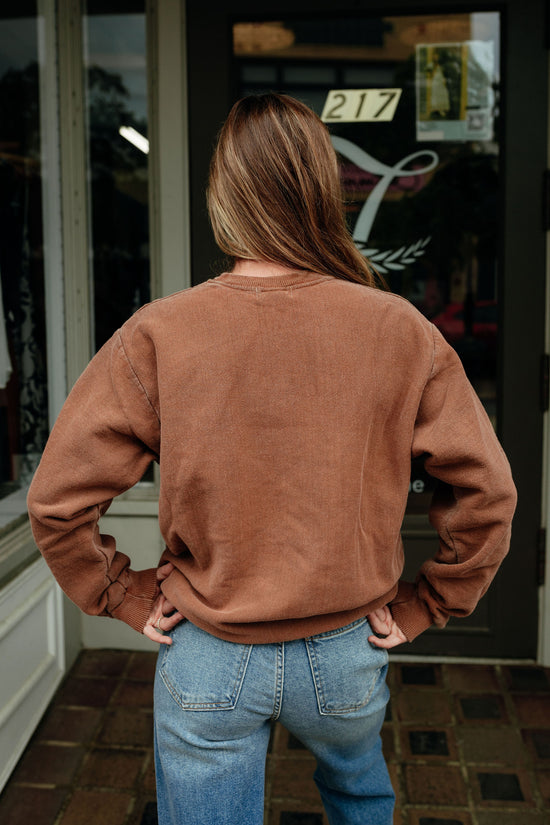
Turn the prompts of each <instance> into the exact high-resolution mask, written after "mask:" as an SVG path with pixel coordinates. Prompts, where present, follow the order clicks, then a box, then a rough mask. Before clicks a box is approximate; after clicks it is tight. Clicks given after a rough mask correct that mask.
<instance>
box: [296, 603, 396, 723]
mask: <svg viewBox="0 0 550 825" xmlns="http://www.w3.org/2000/svg"><path fill="white" fill-rule="evenodd" d="M371 633H372V630H371V627H370V625H369V623H368V621H367V619H366V618H362V619H357V620H356V621H355V622H352V623H351V624H349V625H346V626H345V627H341V628H338V629H337V630H331V631H329V632H327V633H321V634H319V635H318V636H311V637H309V638H308V639H306V646H307V652H308V657H309V663H310V668H311V674H312V676H313V681H314V683H315V692H316V694H317V705H318V709H319V713H321V714H322V715H329V716H330V715H335V714H343V713H352V712H353V711H355V710H358V709H359V708H362V707H364V706H365V705H366V704H367V703H368V702H369V700H370V699H371V697H372V696H373V695H374V693H375V691H376V688H377V687H378V686H379V685H380V683H381V682H382V681H384V680H385V677H386V671H387V665H388V653H387V651H386V650H383V649H382V648H378V647H375V646H374V645H371V643H370V642H369V640H368V637H369V636H370V635H371Z"/></svg>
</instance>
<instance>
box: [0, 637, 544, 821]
mask: <svg viewBox="0 0 550 825" xmlns="http://www.w3.org/2000/svg"><path fill="white" fill-rule="evenodd" d="M155 658H156V654H154V653H151V654H150V653H137V652H130V651H113V650H102V651H97V650H89V651H84V652H83V653H82V654H81V655H80V657H79V659H78V661H77V662H76V664H75V666H74V667H73V668H72V670H71V671H70V673H69V674H68V675H67V677H66V678H65V680H64V682H63V683H62V685H61V686H60V688H59V690H58V691H57V693H56V695H55V697H54V699H53V701H52V703H51V705H50V707H49V708H48V711H47V713H46V715H45V717H44V719H43V721H42V723H41V725H40V727H39V729H38V730H37V732H36V734H35V736H34V737H33V739H32V741H31V742H30V744H29V746H28V748H27V750H26V751H25V753H24V754H23V756H22V758H21V760H20V762H19V764H18V766H17V768H16V770H15V771H14V773H13V775H12V777H11V779H10V781H9V783H8V785H7V786H6V788H5V789H4V792H3V794H2V795H1V796H0V822H1V823H2V825H29V823H32V825H156V807H155V783H154V769H153V754H152V686H153V673H154V666H155ZM389 684H390V689H391V692H392V700H391V705H390V708H389V712H388V717H387V720H386V722H385V724H384V729H383V741H384V752H385V754H386V757H387V759H388V762H389V766H390V773H391V776H392V779H393V782H394V786H395V788H396V791H397V809H396V815H395V820H394V823H395V825H548V823H550V669H545V668H540V667H534V666H514V667H505V666H499V665H487V664H480V665H466V664H443V665H441V664H428V663H426V664H417V663H414V664H412V663H411V664H396V663H394V664H392V665H391V666H390V673H389ZM314 766H315V763H314V760H313V759H312V757H311V756H310V754H309V753H308V752H307V751H306V750H304V749H303V747H302V746H301V744H300V742H298V741H297V740H296V739H294V738H293V737H292V736H289V734H288V733H287V731H285V730H284V728H282V727H281V726H280V725H277V726H275V727H274V730H273V736H272V741H271V746H270V753H269V756H268V762H267V774H266V780H267V781H266V823H267V825H328V820H327V819H326V816H325V814H324V813H323V810H322V806H321V802H320V798H319V795H318V793H317V790H316V787H315V785H314V783H313V781H312V776H313V771H314ZM205 825H209V823H205Z"/></svg>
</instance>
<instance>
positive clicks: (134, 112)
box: [84, 0, 150, 349]
mask: <svg viewBox="0 0 550 825" xmlns="http://www.w3.org/2000/svg"><path fill="white" fill-rule="evenodd" d="M84 26H85V29H84V31H85V58H84V59H85V67H86V72H87V113H88V144H89V168H90V174H89V178H90V212H91V236H92V237H91V244H92V269H93V284H92V287H93V288H92V293H93V318H94V323H93V329H94V342H95V348H96V349H99V347H100V346H101V345H102V344H103V343H104V342H105V341H106V340H107V339H108V338H109V337H110V336H111V335H112V333H113V332H114V331H115V329H117V328H118V327H119V326H120V325H121V324H123V323H124V321H125V320H126V319H127V318H128V317H129V316H130V315H131V314H132V313H133V312H134V311H135V310H136V309H138V308H139V307H140V306H141V305H142V304H144V303H146V302H147V301H149V299H150V267H149V217H148V167H147V75H146V57H145V54H146V51H145V50H146V35H145V4H144V2H139V0H138V2H135V1H134V2H132V0H130V2H129V1H128V0H118V2H116V0H115V2H111V3H105V2H101V1H98V0H89V2H88V3H87V15H86V17H85V18H84ZM121 130H122V133H121ZM127 130H131V131H127ZM132 135H134V138H135V139H132ZM135 136H137V137H135ZM129 138H130V139H129ZM140 138H141V141H140Z"/></svg>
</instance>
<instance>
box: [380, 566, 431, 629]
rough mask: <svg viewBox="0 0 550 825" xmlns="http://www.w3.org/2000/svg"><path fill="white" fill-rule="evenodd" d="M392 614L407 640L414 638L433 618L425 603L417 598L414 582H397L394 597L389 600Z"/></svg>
mask: <svg viewBox="0 0 550 825" xmlns="http://www.w3.org/2000/svg"><path fill="white" fill-rule="evenodd" d="M390 609H391V612H392V616H393V618H394V619H395V622H396V624H397V626H398V627H399V628H400V629H401V630H402V631H403V633H404V634H405V636H406V637H407V641H408V642H412V641H413V639H416V637H417V636H419V635H420V634H421V633H423V632H424V630H427V629H428V628H429V627H431V625H432V624H433V618H432V615H431V613H430V611H429V610H428V607H427V606H426V604H425V603H424V602H423V601H422V600H421V599H419V598H418V594H417V592H416V588H415V586H414V584H411V583H410V582H404V581H400V582H399V588H398V591H397V595H396V597H395V599H394V600H393V601H392V602H390Z"/></svg>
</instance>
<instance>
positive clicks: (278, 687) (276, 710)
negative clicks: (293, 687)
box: [271, 642, 285, 721]
mask: <svg viewBox="0 0 550 825" xmlns="http://www.w3.org/2000/svg"><path fill="white" fill-rule="evenodd" d="M284 680H285V643H284V642H281V643H280V644H278V645H277V667H276V676H275V699H274V702H273V713H272V716H271V718H272V719H273V721H277V719H278V718H279V716H280V715H281V710H282V706H283V685H284Z"/></svg>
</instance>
